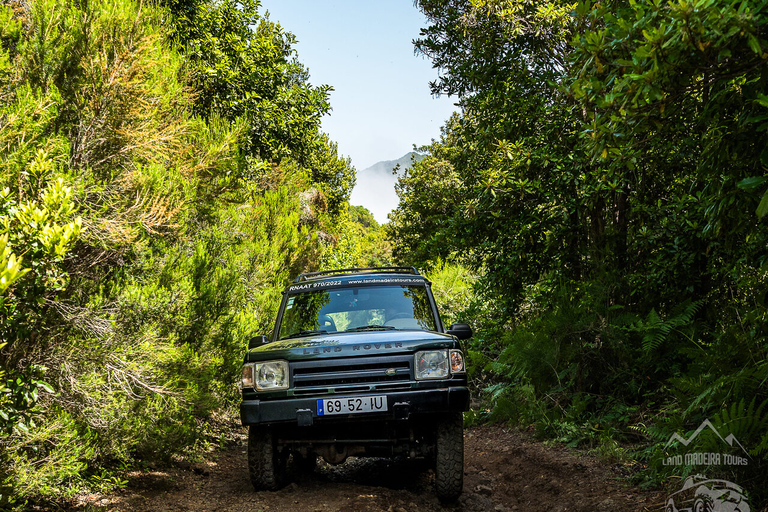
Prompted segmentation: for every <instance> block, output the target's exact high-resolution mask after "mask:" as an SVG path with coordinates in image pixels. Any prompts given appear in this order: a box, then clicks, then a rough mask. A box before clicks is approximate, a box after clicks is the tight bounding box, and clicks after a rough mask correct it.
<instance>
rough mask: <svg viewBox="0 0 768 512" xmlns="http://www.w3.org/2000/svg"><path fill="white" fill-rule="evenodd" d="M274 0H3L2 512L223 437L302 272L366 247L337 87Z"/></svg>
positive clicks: (100, 484) (103, 482)
mask: <svg viewBox="0 0 768 512" xmlns="http://www.w3.org/2000/svg"><path fill="white" fill-rule="evenodd" d="M258 7H259V5H258V2H237V3H236V2H230V1H208V0H200V1H196V0H190V1H179V2H176V1H169V2H168V3H167V4H165V5H162V4H157V5H151V4H146V3H142V2H137V1H133V0H116V1H112V2H103V1H99V0H95V1H90V2H65V1H62V0H32V1H30V2H16V1H15V0H9V1H6V2H3V3H2V5H1V6H0V41H2V49H1V51H0V95H2V103H1V104H0V146H1V147H2V149H1V150H0V269H2V274H1V275H0V349H1V350H0V431H1V432H2V434H0V508H4V507H20V508H24V506H25V505H24V504H25V503H26V502H27V501H28V500H34V501H38V502H39V501H45V500H48V499H55V500H60V499H62V498H63V497H67V496H72V495H75V494H77V493H79V492H83V491H85V490H90V491H99V490H102V491H104V490H109V489H110V488H113V487H114V486H115V485H120V484H121V478H120V472H119V471H117V470H118V469H119V468H121V467H131V466H132V465H134V464H136V462H137V461H140V460H150V459H158V458H161V459H163V458H170V457H171V456H174V455H177V454H180V453H182V454H183V453H184V452H185V450H188V449H190V448H191V447H194V446H200V445H201V443H202V444H205V443H210V442H212V437H211V435H212V430H211V428H210V427H209V426H208V425H209V424H210V420H211V419H215V418H218V419H222V418H224V419H226V417H227V416H229V415H230V414H231V412H232V411H233V410H235V408H234V407H233V405H234V404H235V403H236V401H237V397H238V391H237V388H236V383H237V378H238V374H239V366H240V361H241V358H242V352H243V348H244V344H245V340H247V339H248V338H249V337H250V336H252V335H255V334H261V333H265V332H267V331H268V329H269V324H270V322H271V321H272V320H273V316H274V310H275V308H276V304H277V298H278V297H279V294H280V290H281V289H282V287H283V286H284V284H285V283H286V281H287V280H288V279H289V278H291V277H293V276H294V275H295V274H296V273H298V272H300V271H302V270H314V269H316V268H317V267H318V266H319V265H321V264H323V262H324V261H335V262H338V263H344V264H347V265H349V264H353V263H355V262H354V261H352V260H351V258H352V255H353V252H350V251H349V250H342V249H343V247H341V245H342V244H340V243H339V239H340V233H343V232H345V230H346V229H347V225H348V224H350V223H351V222H352V221H351V220H350V219H349V215H350V214H349V213H348V209H347V199H348V196H349V192H350V190H351V187H352V186H353V185H354V169H353V168H352V167H351V165H350V162H349V160H348V159H344V158H341V157H340V156H339V155H338V154H337V149H336V146H335V144H334V143H332V142H331V141H329V140H328V137H327V136H326V135H324V134H323V133H322V132H320V129H319V126H320V118H321V117H322V115H324V114H325V113H327V112H328V111H329V109H330V106H329V104H328V91H329V89H328V87H315V86H313V85H311V84H310V83H309V81H308V75H307V73H306V71H305V69H304V68H303V67H302V66H301V64H299V63H298V61H297V60H296V56H295V51H294V50H293V49H292V44H293V43H294V39H293V36H291V35H290V34H289V33H287V32H285V31H284V30H283V29H282V28H281V27H280V26H279V25H277V24H275V23H273V22H271V21H269V20H268V19H265V18H263V17H261V16H259V14H258V12H257V9H258ZM359 252H360V251H359V249H358V253H359Z"/></svg>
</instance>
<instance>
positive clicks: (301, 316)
mask: <svg viewBox="0 0 768 512" xmlns="http://www.w3.org/2000/svg"><path fill="white" fill-rule="evenodd" d="M395 329H405V330H408V329H416V330H422V331H435V330H437V327H436V325H435V317H434V315H433V314H432V308H431V306H430V302H429V297H428V296H427V289H426V287H424V286H370V287H359V288H341V289H330V290H317V291H311V292H305V293H299V294H295V295H289V296H288V299H287V301H286V304H285V311H284V312H283V318H282V321H281V323H280V331H279V335H278V338H279V339H286V338H291V337H296V336H310V335H312V334H323V333H336V332H355V331H365V330H372V331H373V330H395Z"/></svg>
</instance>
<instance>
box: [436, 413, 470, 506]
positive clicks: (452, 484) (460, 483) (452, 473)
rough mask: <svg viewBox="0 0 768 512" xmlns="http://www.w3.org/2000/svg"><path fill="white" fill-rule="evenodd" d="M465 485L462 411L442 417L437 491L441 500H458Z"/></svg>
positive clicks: (437, 455) (439, 431) (437, 453)
mask: <svg viewBox="0 0 768 512" xmlns="http://www.w3.org/2000/svg"><path fill="white" fill-rule="evenodd" d="M463 487H464V425H463V419H462V415H461V413H455V414H451V415H449V416H446V417H445V418H443V419H441V420H440V422H439V423H438V425H437V436H436V439H435V491H436V494H437V497H438V499H439V500H440V501H443V502H449V501H454V500H456V499H457V498H458V497H459V496H460V495H461V492H462V490H463Z"/></svg>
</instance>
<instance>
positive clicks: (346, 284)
mask: <svg viewBox="0 0 768 512" xmlns="http://www.w3.org/2000/svg"><path fill="white" fill-rule="evenodd" d="M471 336H472V330H471V329H470V328H469V327H468V326H467V325H465V324H454V325H452V326H451V327H449V328H448V329H447V330H446V329H444V327H443V324H442V322H441V321H440V315H439V314H438V311H437V307H436V306H435V300H434V298H433V297H432V292H431V290H430V283H429V281H428V280H427V279H426V278H424V277H423V276H421V275H420V274H419V273H418V272H417V271H416V269H414V268H408V267H382V268H366V269H342V270H334V271H329V272H315V273H310V274H302V275H300V276H299V277H298V278H297V279H296V280H295V281H294V283H293V284H292V285H290V286H288V287H287V288H286V290H285V291H284V292H283V299H282V302H281V305H280V310H279V312H278V315H277V322H276V324H275V330H274V333H273V334H272V337H271V338H270V339H268V338H267V337H265V336H259V337H256V338H253V339H252V340H251V342H250V343H249V349H248V352H247V354H246V355H245V362H244V364H243V378H242V392H243V401H242V404H241V407H240V416H241V420H242V422H243V425H248V427H249V430H248V465H249V471H250V477H251V482H252V483H253V486H254V488H256V489H257V490H264V489H276V488H279V487H280V486H282V485H283V484H284V483H285V479H286V475H287V472H286V467H287V463H288V460H289V458H291V459H292V461H293V462H292V464H294V465H297V466H299V467H301V466H304V467H307V466H309V467H314V465H315V463H316V460H317V457H318V456H321V457H322V458H323V459H324V460H325V461H326V462H328V463H330V464H340V463H342V462H344V461H345V460H346V458H347V457H349V456H372V457H390V456H408V457H420V458H426V459H428V460H430V461H432V462H433V467H434V470H435V490H436V493H437V496H438V497H439V498H440V499H441V500H444V501H445V500H453V499H456V498H457V497H458V496H459V495H460V494H461V491H462V486H463V479H464V439H463V428H462V412H463V411H466V410H467V409H468V407H469V391H468V389H467V377H466V374H465V366H464V354H463V352H462V350H461V346H460V343H459V340H460V339H467V338H469V337H471Z"/></svg>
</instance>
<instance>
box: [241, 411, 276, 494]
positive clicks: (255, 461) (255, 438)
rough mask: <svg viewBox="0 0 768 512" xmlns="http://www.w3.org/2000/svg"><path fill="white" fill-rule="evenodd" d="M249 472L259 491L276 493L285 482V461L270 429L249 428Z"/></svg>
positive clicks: (255, 487)
mask: <svg viewBox="0 0 768 512" xmlns="http://www.w3.org/2000/svg"><path fill="white" fill-rule="evenodd" d="M248 472H249V474H250V477H251V484H252V485H253V488H254V489H255V490H257V491H274V490H276V489H279V488H280V487H281V486H282V484H283V482H284V480H285V460H284V458H283V457H282V456H281V454H280V453H279V451H278V449H277V443H276V440H275V436H274V433H273V432H272V429H271V428H269V427H264V426H259V425H251V426H250V427H249V428H248Z"/></svg>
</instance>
